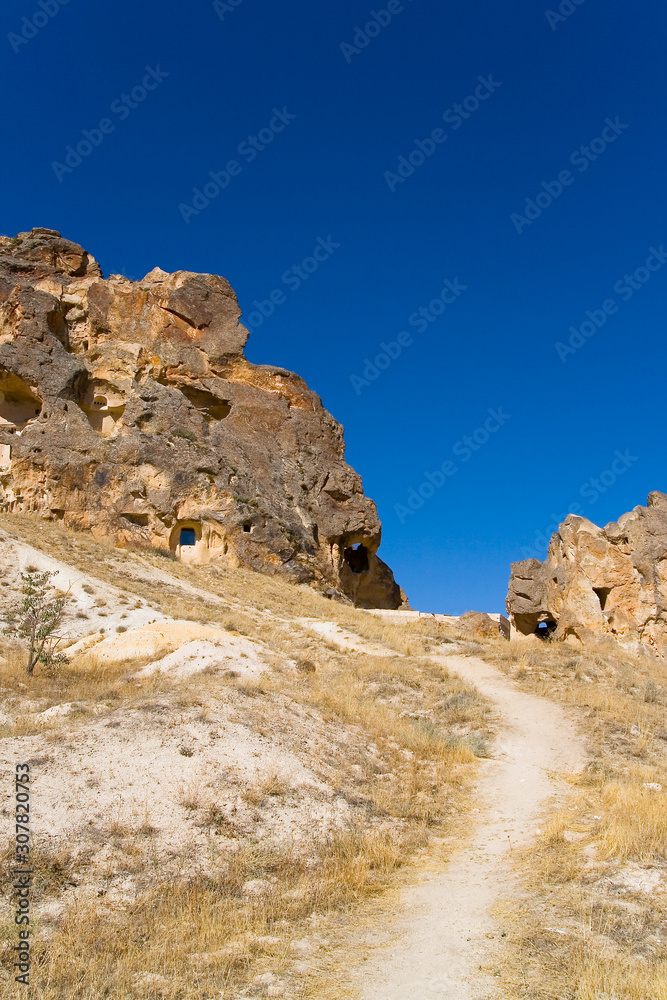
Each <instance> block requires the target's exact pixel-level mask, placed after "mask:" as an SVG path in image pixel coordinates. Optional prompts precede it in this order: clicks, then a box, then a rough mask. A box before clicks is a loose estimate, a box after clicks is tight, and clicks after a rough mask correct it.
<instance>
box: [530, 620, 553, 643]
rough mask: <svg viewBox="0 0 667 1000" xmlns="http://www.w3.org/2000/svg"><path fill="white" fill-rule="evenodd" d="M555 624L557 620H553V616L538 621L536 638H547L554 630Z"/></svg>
mask: <svg viewBox="0 0 667 1000" xmlns="http://www.w3.org/2000/svg"><path fill="white" fill-rule="evenodd" d="M557 626H558V622H555V621H554V620H553V618H548V619H547V620H546V621H544V622H539V623H538V625H537V628H536V629H535V635H536V636H537V638H538V639H548V638H549V636H550V635H551V633H552V632H555V631H556V628H557Z"/></svg>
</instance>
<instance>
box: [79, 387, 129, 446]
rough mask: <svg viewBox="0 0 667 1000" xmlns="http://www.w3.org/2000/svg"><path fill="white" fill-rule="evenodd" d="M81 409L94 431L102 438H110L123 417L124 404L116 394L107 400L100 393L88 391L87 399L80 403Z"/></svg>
mask: <svg viewBox="0 0 667 1000" xmlns="http://www.w3.org/2000/svg"><path fill="white" fill-rule="evenodd" d="M91 396H92V398H91ZM81 409H82V410H83V412H84V413H85V414H86V416H87V417H88V423H89V424H90V426H91V427H92V428H93V430H94V431H97V433H98V434H101V435H102V437H110V436H111V435H112V434H113V433H114V431H115V429H116V426H117V424H118V422H119V421H120V418H121V417H122V416H123V413H124V411H125V402H124V400H123V399H122V398H121V397H120V396H118V395H117V394H116V395H115V396H114V397H113V398H109V396H108V395H104V394H103V393H101V392H95V391H93V392H92V393H91V392H90V391H89V392H88V394H87V399H85V400H84V402H83V403H81Z"/></svg>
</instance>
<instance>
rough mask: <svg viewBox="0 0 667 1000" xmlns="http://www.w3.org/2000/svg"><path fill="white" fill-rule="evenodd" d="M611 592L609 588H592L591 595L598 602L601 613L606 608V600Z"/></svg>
mask: <svg viewBox="0 0 667 1000" xmlns="http://www.w3.org/2000/svg"><path fill="white" fill-rule="evenodd" d="M611 590H612V588H611V587H593V593H594V594H595V596H596V597H597V599H598V601H599V602H600V607H601V609H602V610H603V611H604V609H605V608H606V607H607V600H608V598H609V595H610V594H611Z"/></svg>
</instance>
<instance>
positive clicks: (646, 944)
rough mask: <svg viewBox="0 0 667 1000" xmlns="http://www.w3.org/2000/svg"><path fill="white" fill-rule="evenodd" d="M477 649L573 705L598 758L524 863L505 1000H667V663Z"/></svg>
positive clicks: (565, 648)
mask: <svg viewBox="0 0 667 1000" xmlns="http://www.w3.org/2000/svg"><path fill="white" fill-rule="evenodd" d="M475 649H476V652H477V653H478V655H481V656H482V657H484V658H485V659H488V660H489V662H493V663H495V664H497V665H499V666H500V667H501V668H502V669H503V670H505V671H506V672H507V673H508V674H509V675H510V676H512V677H513V678H514V679H515V680H517V681H518V682H519V683H520V684H522V685H524V686H526V687H527V688H528V689H529V690H531V691H533V692H534V693H537V694H542V695H545V696H547V697H549V698H552V699H557V700H559V701H561V702H563V703H564V704H565V705H568V706H571V707H573V708H574V709H575V710H576V711H577V716H578V718H579V720H580V722H581V724H582V726H583V728H584V732H585V734H586V737H587V747H588V752H589V757H590V759H589V764H588V766H587V768H586V769H585V771H584V773H583V775H582V776H581V779H580V780H579V781H578V782H577V783H576V784H575V785H574V787H573V789H572V795H571V798H570V801H569V803H568V804H567V807H566V808H565V809H564V810H562V811H561V812H559V813H558V814H556V815H551V816H549V817H547V818H546V819H545V823H544V827H543V831H542V834H541V836H540V837H539V838H538V839H537V841H536V843H535V844H534V845H533V846H532V847H531V848H530V849H528V850H527V851H525V852H522V854H521V856H520V858H519V861H518V865H519V868H520V870H521V872H522V875H523V877H524V879H525V882H526V885H527V887H528V888H529V890H530V898H529V901H527V902H526V903H525V904H524V905H523V906H522V907H520V908H519V909H517V910H516V911H515V912H514V913H513V915H512V919H511V921H510V926H511V927H512V932H511V934H510V939H509V940H510V944H511V949H510V956H509V960H508V962H507V963H506V964H505V966H504V969H503V984H504V988H505V996H507V997H508V998H512V1000H515V998H519V997H521V998H531V1000H561V998H562V1000H648V998H651V1000H653V998H663V1000H664V998H665V997H667V935H666V934H665V926H667V754H666V750H667V728H666V720H667V716H666V709H667V664H666V663H665V662H664V661H660V660H657V659H655V658H653V657H652V656H650V655H646V656H644V655H642V656H635V655H632V654H630V653H626V652H624V651H623V650H622V649H620V648H619V647H618V646H616V645H614V644H611V643H610V644H605V643H601V644H600V645H599V646H595V647H592V648H585V649H581V648H574V647H572V646H569V645H567V644H560V643H553V642H546V643H541V642H539V641H538V640H535V641H534V642H533V641H529V642H521V641H520V642H518V643H514V642H513V643H510V644H501V643H499V642H495V641H486V642H480V643H477V644H476V645H475Z"/></svg>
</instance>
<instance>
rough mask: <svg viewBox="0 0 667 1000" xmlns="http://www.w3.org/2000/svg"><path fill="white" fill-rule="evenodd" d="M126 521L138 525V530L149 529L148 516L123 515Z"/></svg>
mask: <svg viewBox="0 0 667 1000" xmlns="http://www.w3.org/2000/svg"><path fill="white" fill-rule="evenodd" d="M123 517H124V518H125V520H126V521H129V523H130V524H134V525H136V526H137V527H138V528H147V527H148V514H123Z"/></svg>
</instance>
